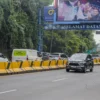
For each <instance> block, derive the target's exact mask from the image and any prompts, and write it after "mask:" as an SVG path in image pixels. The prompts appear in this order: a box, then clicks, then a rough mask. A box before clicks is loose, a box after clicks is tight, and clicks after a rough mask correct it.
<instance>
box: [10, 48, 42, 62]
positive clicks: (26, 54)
mask: <svg viewBox="0 0 100 100" xmlns="http://www.w3.org/2000/svg"><path fill="white" fill-rule="evenodd" d="M24 60H33V61H34V60H41V57H40V55H39V53H38V51H37V50H33V49H14V50H13V52H12V61H24Z"/></svg>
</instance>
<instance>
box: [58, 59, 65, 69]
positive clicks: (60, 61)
mask: <svg viewBox="0 0 100 100" xmlns="http://www.w3.org/2000/svg"><path fill="white" fill-rule="evenodd" d="M58 66H59V67H60V68H64V67H65V66H64V61H63V60H58Z"/></svg>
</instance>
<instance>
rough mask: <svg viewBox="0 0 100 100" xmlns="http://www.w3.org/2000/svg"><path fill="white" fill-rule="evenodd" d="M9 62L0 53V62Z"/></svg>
mask: <svg viewBox="0 0 100 100" xmlns="http://www.w3.org/2000/svg"><path fill="white" fill-rule="evenodd" d="M8 61H9V60H8V59H7V57H5V56H4V55H3V54H2V53H0V62H8Z"/></svg>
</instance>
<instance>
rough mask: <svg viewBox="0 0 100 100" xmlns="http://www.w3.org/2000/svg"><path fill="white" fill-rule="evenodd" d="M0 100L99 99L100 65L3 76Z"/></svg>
mask: <svg viewBox="0 0 100 100" xmlns="http://www.w3.org/2000/svg"><path fill="white" fill-rule="evenodd" d="M0 100H100V66H96V67H95V69H94V72H93V73H90V72H87V73H86V74H84V73H80V72H69V73H67V72H66V71H65V70H64V69H63V70H54V71H46V72H37V73H27V74H18V75H9V76H0Z"/></svg>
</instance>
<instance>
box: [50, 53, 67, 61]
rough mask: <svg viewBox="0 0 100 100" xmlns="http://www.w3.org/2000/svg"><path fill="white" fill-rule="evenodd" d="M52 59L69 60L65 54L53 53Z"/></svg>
mask: <svg viewBox="0 0 100 100" xmlns="http://www.w3.org/2000/svg"><path fill="white" fill-rule="evenodd" d="M50 59H52V60H65V59H68V56H67V55H66V54H64V53H52V54H51V55H50Z"/></svg>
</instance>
